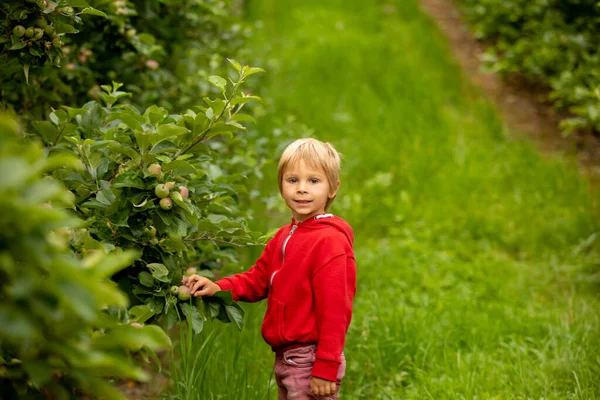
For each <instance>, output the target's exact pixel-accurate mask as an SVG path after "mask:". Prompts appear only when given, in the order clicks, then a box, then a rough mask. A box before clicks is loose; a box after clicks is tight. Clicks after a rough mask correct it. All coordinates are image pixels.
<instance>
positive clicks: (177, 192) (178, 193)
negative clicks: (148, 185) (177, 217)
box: [148, 163, 190, 211]
mask: <svg viewBox="0 0 600 400" xmlns="http://www.w3.org/2000/svg"><path fill="white" fill-rule="evenodd" d="M148 174H150V175H152V176H155V177H156V178H157V179H159V180H161V179H163V172H162V167H161V166H160V164H158V163H154V164H152V165H151V166H149V167H148ZM175 186H176V184H175V182H167V183H159V184H157V185H156V187H155V188H154V194H155V195H156V197H158V198H159V199H160V202H159V205H160V208H162V209H163V210H167V211H168V210H171V209H172V208H173V199H178V198H179V199H178V200H183V199H187V198H188V197H189V195H190V191H189V190H188V188H186V187H185V186H182V185H180V186H177V189H175Z"/></svg>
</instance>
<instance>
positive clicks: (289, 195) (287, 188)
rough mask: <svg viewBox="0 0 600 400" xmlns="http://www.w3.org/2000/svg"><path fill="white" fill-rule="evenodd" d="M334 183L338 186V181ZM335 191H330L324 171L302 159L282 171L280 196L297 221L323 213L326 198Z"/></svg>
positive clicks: (333, 194) (331, 195)
mask: <svg viewBox="0 0 600 400" xmlns="http://www.w3.org/2000/svg"><path fill="white" fill-rule="evenodd" d="M336 184H337V186H338V187H339V182H336ZM336 192H337V189H336V190H335V191H334V192H333V193H332V192H330V189H329V180H328V179H327V175H326V174H325V171H323V170H322V169H314V168H313V167H310V166H309V165H307V164H306V163H305V162H304V160H300V161H298V162H297V163H296V164H294V165H289V166H288V167H287V168H286V169H285V171H284V173H283V181H282V182H281V196H282V197H283V199H284V200H285V204H287V206H288V207H289V208H290V209H291V210H292V214H293V216H294V219H295V220H296V221H298V222H302V221H305V220H307V219H309V218H311V217H314V216H315V215H319V214H323V213H324V212H325V204H326V203H327V199H331V198H333V197H334V196H335V193H336Z"/></svg>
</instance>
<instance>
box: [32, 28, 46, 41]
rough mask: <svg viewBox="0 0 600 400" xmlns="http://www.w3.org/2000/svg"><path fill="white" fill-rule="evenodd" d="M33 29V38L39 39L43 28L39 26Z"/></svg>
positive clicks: (42, 34) (42, 33)
mask: <svg viewBox="0 0 600 400" xmlns="http://www.w3.org/2000/svg"><path fill="white" fill-rule="evenodd" d="M33 31H34V34H33V39H34V40H40V39H41V38H42V36H44V30H43V29H41V28H35V29H34V30H33Z"/></svg>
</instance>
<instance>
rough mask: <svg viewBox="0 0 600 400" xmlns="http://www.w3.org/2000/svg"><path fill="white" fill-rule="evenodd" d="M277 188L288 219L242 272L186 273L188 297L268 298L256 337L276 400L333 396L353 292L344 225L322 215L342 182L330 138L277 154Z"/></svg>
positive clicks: (348, 240)
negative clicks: (271, 364)
mask: <svg viewBox="0 0 600 400" xmlns="http://www.w3.org/2000/svg"><path fill="white" fill-rule="evenodd" d="M278 180H279V191H280V193H281V196H282V197H283V199H284V200H285V203H286V205H287V206H288V207H289V208H290V210H291V211H292V217H293V218H292V223H291V224H289V225H285V226H283V227H281V228H280V229H279V231H278V232H277V233H276V234H275V236H274V237H273V239H271V240H270V241H269V242H268V243H267V246H266V247H265V249H264V251H263V253H262V255H261V256H260V258H259V259H258V260H257V261H256V264H255V265H254V266H252V267H251V268H250V269H249V270H248V271H247V272H244V273H241V274H237V275H233V276H231V277H227V278H223V279H221V280H219V281H217V282H214V283H213V282H211V281H210V280H208V279H207V278H204V277H201V276H199V275H192V276H190V277H189V278H184V283H185V284H186V286H188V287H189V288H190V289H191V292H192V293H193V295H194V296H212V295H214V294H215V293H216V292H218V291H219V290H231V294H232V296H233V299H234V300H236V301H238V300H241V301H247V302H256V301H259V300H262V299H264V298H267V311H266V313H265V317H264V321H263V324H262V329H261V332H262V335H263V338H264V339H265V341H266V342H267V343H268V344H269V345H271V347H272V349H273V351H274V352H275V354H276V357H275V368H274V370H275V379H276V381H277V385H278V388H279V389H278V393H279V400H286V399H288V400H290V399H294V400H304V399H313V398H314V397H319V398H323V397H326V398H328V399H337V398H338V392H339V386H340V384H341V380H342V378H343V376H344V373H345V369H346V361H345V358H344V354H343V353H342V350H343V348H344V341H345V337H346V332H347V330H348V326H349V324H350V319H351V316H352V300H353V298H354V294H355V292H356V263H355V260H354V252H353V249H352V243H353V240H354V233H353V231H352V228H350V225H348V224H347V223H346V222H345V221H344V220H342V219H341V218H339V217H336V216H334V215H333V214H326V213H325V212H326V211H327V210H328V209H329V206H330V205H331V203H332V202H333V200H334V198H335V195H336V193H337V191H338V188H339V186H340V157H339V154H338V153H337V151H336V150H335V149H334V148H333V146H332V145H330V144H329V143H323V142H321V141H318V140H316V139H300V140H297V141H295V142H293V143H292V144H290V145H289V146H288V147H287V148H286V149H285V150H284V152H283V154H282V156H281V159H280V161H279V167H278Z"/></svg>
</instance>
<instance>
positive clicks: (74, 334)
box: [0, 116, 170, 399]
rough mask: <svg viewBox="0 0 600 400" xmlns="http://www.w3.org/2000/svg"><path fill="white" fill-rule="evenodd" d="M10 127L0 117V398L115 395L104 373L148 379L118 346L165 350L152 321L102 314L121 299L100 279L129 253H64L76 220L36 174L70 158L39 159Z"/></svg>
mask: <svg viewBox="0 0 600 400" xmlns="http://www.w3.org/2000/svg"><path fill="white" fill-rule="evenodd" d="M17 131H18V128H17V125H16V123H15V122H14V121H13V120H10V119H8V118H6V117H4V116H0V167H1V168H2V169H3V171H4V173H3V175H2V177H1V178H0V397H2V398H6V399H9V398H10V399H12V398H19V397H23V398H41V396H40V397H35V396H34V395H35V394H36V393H44V394H45V396H46V398H61V399H63V398H71V395H72V394H73V393H74V391H75V392H77V393H90V394H93V395H95V396H99V397H105V398H111V399H116V398H124V397H123V396H122V395H121V394H120V393H119V392H118V391H117V390H116V389H114V388H113V386H112V385H110V384H109V383H108V382H107V381H106V378H107V377H122V378H130V379H137V380H146V379H148V376H147V375H146V374H145V373H144V372H143V371H142V370H141V369H140V367H139V366H136V365H135V364H134V363H133V362H132V360H131V358H130V357H129V356H128V355H127V352H126V350H129V351H133V350H138V349H140V348H142V347H143V348H145V349H147V350H148V351H153V350H156V349H159V348H164V347H168V346H170V340H169V338H168V336H167V335H166V334H165V333H164V332H163V331H162V330H161V329H160V328H159V327H157V326H141V325H140V328H136V327H134V326H131V325H129V324H128V323H129V322H130V320H129V319H128V318H127V317H126V314H125V316H123V317H121V318H119V317H118V315H119V314H118V313H116V312H111V310H113V309H114V310H116V309H119V308H123V307H125V306H127V304H128V303H127V297H126V295H124V294H123V293H121V292H120V291H119V290H118V288H117V287H116V285H115V284H113V283H112V282H111V281H110V280H109V277H110V276H111V275H112V274H114V273H116V272H118V271H120V270H121V269H122V268H124V267H127V266H128V265H130V264H131V263H132V262H133V260H134V259H135V258H136V252H134V251H113V252H112V253H111V254H108V255H107V254H105V253H104V252H100V251H95V252H92V251H88V252H87V254H85V255H84V256H83V257H82V258H78V257H76V256H75V255H74V254H73V253H72V252H70V251H69V248H68V237H69V233H70V232H71V230H72V229H77V227H78V226H80V221H78V220H77V219H75V218H73V217H72V216H70V215H69V214H68V213H67V212H66V211H65V210H64V209H62V208H65V207H70V206H72V204H73V203H72V197H71V194H70V193H69V192H67V191H65V189H64V187H62V185H61V184H60V183H59V182H57V181H56V180H55V179H52V178H49V177H43V174H44V173H45V172H47V171H51V170H54V169H55V168H57V167H59V166H62V165H65V164H68V165H70V166H72V167H73V168H77V167H78V165H79V163H78V162H77V160H76V159H74V158H72V157H68V156H65V155H60V156H53V157H50V158H48V159H46V157H45V156H44V149H43V148H42V146H40V145H39V144H38V143H35V142H31V141H28V142H24V141H23V140H22V138H19V137H18V136H17Z"/></svg>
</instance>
